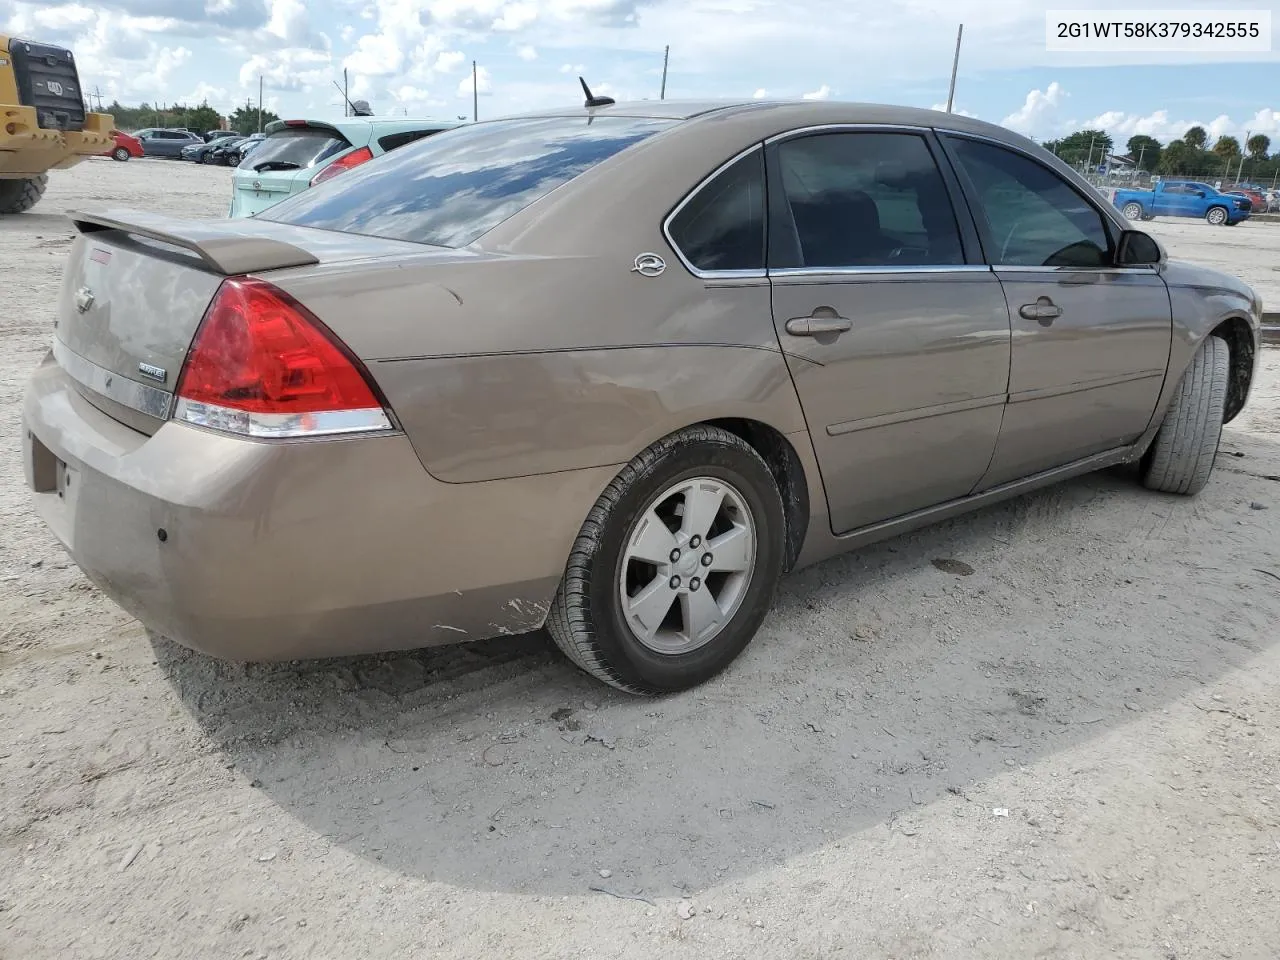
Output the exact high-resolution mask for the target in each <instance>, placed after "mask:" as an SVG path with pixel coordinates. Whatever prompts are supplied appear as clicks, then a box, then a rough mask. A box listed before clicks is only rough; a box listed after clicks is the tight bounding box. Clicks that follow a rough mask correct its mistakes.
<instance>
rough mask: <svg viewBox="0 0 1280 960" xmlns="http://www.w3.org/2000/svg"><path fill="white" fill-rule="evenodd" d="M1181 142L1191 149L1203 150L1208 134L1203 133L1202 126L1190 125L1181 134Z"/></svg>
mask: <svg viewBox="0 0 1280 960" xmlns="http://www.w3.org/2000/svg"><path fill="white" fill-rule="evenodd" d="M1182 142H1183V143H1185V144H1186V145H1187V146H1188V147H1190V148H1191V149H1192V150H1203V149H1204V148H1205V145H1206V144H1207V143H1208V142H1209V134H1207V133H1205V130H1204V127H1192V128H1191V129H1190V130H1188V131H1187V132H1186V133H1185V134H1183V136H1182Z"/></svg>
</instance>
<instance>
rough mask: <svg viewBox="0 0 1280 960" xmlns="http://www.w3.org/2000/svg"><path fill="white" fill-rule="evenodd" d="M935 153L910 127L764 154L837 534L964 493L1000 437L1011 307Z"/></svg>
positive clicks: (782, 282) (777, 253) (777, 271)
mask: <svg viewBox="0 0 1280 960" xmlns="http://www.w3.org/2000/svg"><path fill="white" fill-rule="evenodd" d="M936 154H937V145H936V141H935V140H934V139H933V137H932V134H929V133H926V132H923V131H919V130H903V129H900V128H882V129H874V130H871V129H865V128H861V129H857V128H851V129H846V130H839V129H836V130H830V129H825V130H823V131H821V132H812V133H803V132H802V133H797V134H795V135H793V136H790V137H787V138H783V139H781V140H779V141H777V142H774V143H771V144H770V145H769V148H768V169H769V204H770V206H769V277H770V280H771V284H772V291H773V315H774V323H775V326H776V329H777V333H778V340H779V342H780V343H781V345H782V350H783V352H784V354H785V356H786V358H787V365H788V367H789V368H790V370H791V375H792V378H793V380H794V382H795V386H796V390H797V392H798V394H799V397H800V403H801V406H802V407H803V409H804V413H805V418H806V419H807V421H808V425H809V432H810V434H811V436H812V437H813V444H814V449H815V452H816V454H817V457H818V463H819V467H820V469H821V471H822V479H823V482H824V484H825V487H826V491H827V499H828V506H829V508H830V515H831V525H832V529H833V531H834V532H835V533H837V534H840V533H845V532H848V531H851V530H854V529H856V528H859V527H864V526H868V525H870V524H874V523H876V522H879V521H882V520H887V519H890V518H892V517H896V516H899V515H902V514H906V513H910V512H913V511H915V510H919V509H922V508H925V507H929V506H932V505H934V504H938V503H941V502H944V501H947V500H952V499H955V498H958V497H963V496H965V495H966V494H968V493H969V492H970V490H971V489H972V488H973V487H974V485H975V484H977V482H978V481H979V480H980V479H981V477H982V475H983V473H984V472H985V471H986V469H987V465H988V464H989V463H990V461H991V455H992V452H993V450H994V448H995V444H996V438H997V436H998V434H999V430H1000V418H1001V413H1002V411H1003V409H1004V403H1005V392H1006V388H1007V386H1008V380H1009V349H1010V348H1009V337H1010V333H1009V315H1008V309H1007V307H1006V305H1005V299H1004V295H1003V293H1002V291H1001V287H1000V283H999V281H998V280H996V278H995V276H994V275H993V274H992V272H991V270H990V269H989V268H988V267H986V266H984V265H983V264H981V262H980V258H981V254H980V251H979V250H978V245H977V240H976V232H975V231H974V228H973V224H972V221H971V220H969V219H967V218H968V214H967V212H962V211H960V210H958V209H957V207H956V206H955V204H954V202H953V198H954V197H955V196H956V195H957V194H958V188H957V187H956V185H955V181H954V178H953V177H952V175H951V174H950V172H949V171H945V172H944V169H943V168H942V167H940V166H939V164H938V162H937V159H936ZM949 187H950V188H949Z"/></svg>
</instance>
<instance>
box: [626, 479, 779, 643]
mask: <svg viewBox="0 0 1280 960" xmlns="http://www.w3.org/2000/svg"><path fill="white" fill-rule="evenodd" d="M755 562H756V526H755V519H754V518H753V517H752V516H751V510H750V509H749V508H748V507H747V503H746V500H744V499H743V497H742V494H740V493H739V492H738V491H737V490H736V489H734V487H733V486H732V485H731V484H729V483H726V482H725V481H723V480H720V479H715V478H712V477H695V478H693V479H691V480H681V481H680V482H679V483H675V484H672V485H671V486H670V487H668V488H667V489H666V490H664V491H663V492H662V493H660V494H659V495H658V496H656V497H654V498H653V500H651V501H650V502H649V505H648V506H647V507H646V508H645V511H644V513H642V514H641V515H640V519H639V520H637V521H636V522H635V524H634V525H633V526H632V528H631V533H630V535H629V536H628V538H627V545H626V550H625V552H624V553H623V557H622V570H621V573H620V574H619V578H618V595H619V599H620V600H621V603H622V616H623V619H624V620H625V621H626V623H627V626H628V627H629V628H630V629H631V632H632V634H633V635H634V636H635V638H636V639H637V640H639V641H640V643H641V644H643V645H644V646H645V647H647V648H648V649H650V650H652V651H654V652H655V653H661V654H666V655H668V656H674V655H677V654H682V653H689V652H690V651H693V650H697V649H698V648H699V647H702V646H705V645H706V644H708V643H710V642H711V641H712V640H714V639H715V637H716V636H717V635H718V634H719V633H720V631H721V630H723V629H724V628H725V626H727V625H728V623H729V621H730V620H732V619H733V616H734V614H736V613H737V612H738V608H739V607H741V606H742V601H743V599H744V598H745V597H746V595H747V587H748V586H749V585H750V584H751V576H752V573H753V571H754V569H755Z"/></svg>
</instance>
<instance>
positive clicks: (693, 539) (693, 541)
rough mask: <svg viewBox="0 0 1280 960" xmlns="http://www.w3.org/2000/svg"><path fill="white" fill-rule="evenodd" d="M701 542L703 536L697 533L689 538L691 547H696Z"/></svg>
mask: <svg viewBox="0 0 1280 960" xmlns="http://www.w3.org/2000/svg"><path fill="white" fill-rule="evenodd" d="M700 543H702V538H701V537H700V536H698V535H697V534H696V533H695V534H694V535H693V536H692V537H690V538H689V546H691V547H696V546H698V545H699V544H700Z"/></svg>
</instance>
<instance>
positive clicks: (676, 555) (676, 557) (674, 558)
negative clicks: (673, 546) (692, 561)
mask: <svg viewBox="0 0 1280 960" xmlns="http://www.w3.org/2000/svg"><path fill="white" fill-rule="evenodd" d="M679 559H680V551H679V550H672V551H671V562H672V563H675V562H676V561H677V560H679Z"/></svg>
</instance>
